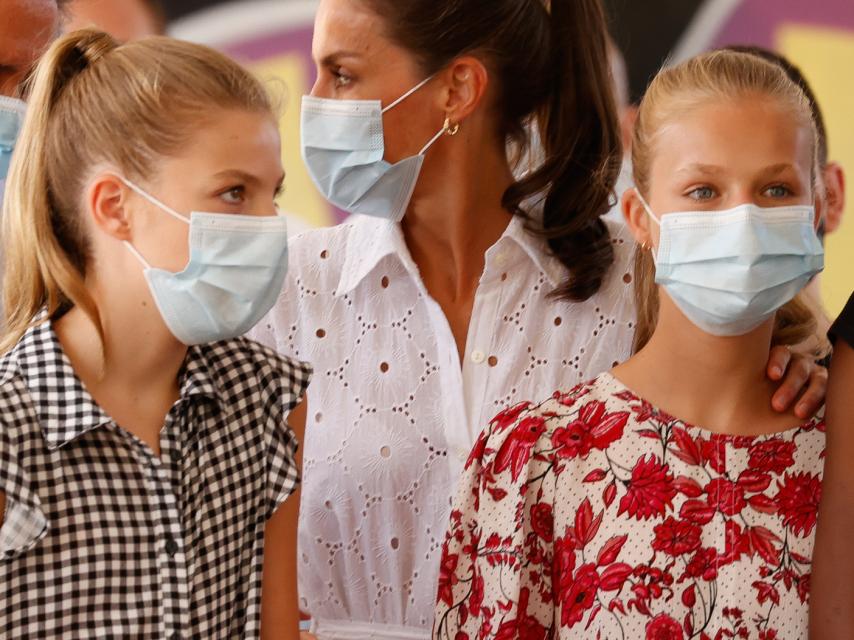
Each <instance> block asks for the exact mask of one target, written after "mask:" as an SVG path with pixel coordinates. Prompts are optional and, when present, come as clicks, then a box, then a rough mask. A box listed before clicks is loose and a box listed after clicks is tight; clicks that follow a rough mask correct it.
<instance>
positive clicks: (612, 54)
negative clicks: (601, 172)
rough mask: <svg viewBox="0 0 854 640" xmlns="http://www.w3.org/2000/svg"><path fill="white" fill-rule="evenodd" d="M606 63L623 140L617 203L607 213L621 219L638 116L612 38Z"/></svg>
mask: <svg viewBox="0 0 854 640" xmlns="http://www.w3.org/2000/svg"><path fill="white" fill-rule="evenodd" d="M608 63H609V64H610V66H611V79H612V81H613V83H614V100H615V101H616V103H617V119H618V120H619V125H620V138H621V140H622V142H623V166H622V167H621V168H620V176H619V178H617V186H616V187H614V191H615V192H616V195H617V204H616V206H615V207H614V208H613V209H611V211H610V212H609V213H608V215H611V216H615V218H614V219H615V220H620V221H622V219H623V213H622V211H621V210H620V202H619V199H620V198H621V197H622V196H623V192H624V191H625V190H626V189H628V188H629V187H632V186H634V183H633V182H632V133H633V132H634V129H635V120H636V119H637V116H638V108H637V105H636V104H634V103H632V98H631V89H630V87H629V74H628V71H627V69H626V59H625V57H624V56H623V52H622V51H620V49H619V47H618V46H617V43H616V42H614V40H613V39H611V38H609V40H608Z"/></svg>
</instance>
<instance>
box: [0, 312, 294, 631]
mask: <svg viewBox="0 0 854 640" xmlns="http://www.w3.org/2000/svg"><path fill="white" fill-rule="evenodd" d="M310 377H311V370H310V368H309V367H308V365H305V364H303V363H300V362H298V361H295V360H290V359H287V358H284V357H282V356H279V355H278V354H276V353H275V352H273V351H271V350H268V349H266V348H265V347H262V346H261V345H258V344H256V343H253V342H250V341H248V340H246V339H236V340H229V341H224V342H219V343H215V344H212V345H204V346H199V347H191V348H190V350H189V353H188V355H187V360H186V363H185V365H184V369H183V371H182V373H181V376H180V381H179V382H180V399H179V400H178V402H177V403H176V404H175V405H174V406H173V407H172V409H171V411H170V412H169V414H168V415H167V417H166V421H165V424H164V426H163V429H162V431H161V435H160V444H161V455H160V457H156V456H155V454H154V452H153V451H152V450H151V448H150V447H148V446H147V445H145V444H143V443H142V442H141V441H140V440H138V439H137V438H135V437H134V436H132V435H130V434H129V433H128V432H126V431H123V430H122V429H121V428H119V427H118V426H117V425H116V424H115V423H114V422H113V421H112V420H111V419H110V418H109V416H107V415H106V414H105V413H104V412H103V411H102V410H101V409H100V408H99V407H98V405H96V404H95V401H94V400H93V398H92V397H91V396H90V395H89V393H88V392H87V391H86V390H85V389H84V387H83V385H82V383H81V382H80V380H79V379H78V378H77V377H76V376H75V374H74V371H73V369H72V368H71V365H70V363H69V361H68V359H67V358H66V357H65V355H64V353H63V351H62V348H61V346H60V344H59V341H58V340H57V338H56V334H55V333H54V332H53V330H52V328H51V326H50V324H49V323H47V324H44V325H41V326H39V327H37V328H34V329H31V330H30V331H28V332H27V334H26V335H25V336H24V337H23V338H22V339H21V341H20V342H19V343H18V344H17V346H16V347H15V348H14V349H13V350H11V351H10V352H9V353H8V354H6V355H5V356H4V357H2V358H0V489H2V490H3V491H4V492H5V493H6V502H7V506H6V513H5V518H4V521H3V525H2V528H0V637H2V638H10V639H11V638H40V639H41V638H63V639H65V638H95V637H98V638H152V639H154V638H157V639H158V640H163V639H172V638H175V639H177V638H205V639H207V638H229V639H231V638H257V637H258V636H259V625H260V608H261V571H262V566H263V565H262V563H263V542H264V525H265V522H266V520H267V519H268V518H269V517H270V516H271V514H272V513H273V512H274V511H275V509H276V508H277V507H278V505H280V504H281V503H282V502H283V501H284V500H285V498H287V497H288V495H290V493H291V492H292V491H293V490H294V488H295V487H296V485H297V484H298V482H299V472H298V470H297V468H296V465H295V463H294V452H295V451H296V446H297V443H296V440H295V438H294V435H293V433H292V432H291V431H290V429H288V427H287V425H286V423H285V419H286V417H287V414H288V413H289V412H290V411H291V409H292V408H293V407H294V406H295V405H296V404H297V403H298V401H299V399H300V398H301V396H302V395H303V392H304V390H305V388H306V386H307V385H308V382H309V379H310Z"/></svg>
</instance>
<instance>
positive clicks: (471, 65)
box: [441, 56, 489, 126]
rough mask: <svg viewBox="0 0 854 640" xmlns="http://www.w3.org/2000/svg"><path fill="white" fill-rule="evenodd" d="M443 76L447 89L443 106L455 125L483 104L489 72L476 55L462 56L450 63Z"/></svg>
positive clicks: (451, 122) (451, 123)
mask: <svg viewBox="0 0 854 640" xmlns="http://www.w3.org/2000/svg"><path fill="white" fill-rule="evenodd" d="M443 76H444V78H445V81H446V86H447V90H446V92H445V94H444V96H443V98H442V100H443V104H442V105H441V108H442V109H443V111H444V112H445V113H446V114H447V116H448V118H449V120H450V125H451V126H453V125H456V124H459V123H460V122H462V121H463V120H465V119H466V118H467V117H468V116H470V115H471V114H472V113H473V112H474V111H475V110H476V109H477V108H478V106H479V105H480V104H481V102H482V101H483V98H484V95H485V94H486V90H487V87H488V86H489V72H488V71H487V69H486V66H485V65H484V64H483V62H481V61H480V60H479V59H478V58H476V57H475V56H462V57H460V58H457V59H456V60H454V61H453V62H452V63H451V64H450V66H449V67H448V68H447V69H446V70H445V71H444V72H443Z"/></svg>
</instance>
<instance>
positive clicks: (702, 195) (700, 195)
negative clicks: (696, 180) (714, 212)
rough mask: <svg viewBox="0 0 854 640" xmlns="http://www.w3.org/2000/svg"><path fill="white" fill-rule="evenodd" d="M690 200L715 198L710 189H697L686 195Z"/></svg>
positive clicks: (712, 190) (713, 191) (713, 192)
mask: <svg viewBox="0 0 854 640" xmlns="http://www.w3.org/2000/svg"><path fill="white" fill-rule="evenodd" d="M688 197H689V198H691V199H692V200H711V199H712V198H714V197H715V190H714V189H712V188H711V187H697V188H696V189H693V190H692V191H690V192H689V193H688Z"/></svg>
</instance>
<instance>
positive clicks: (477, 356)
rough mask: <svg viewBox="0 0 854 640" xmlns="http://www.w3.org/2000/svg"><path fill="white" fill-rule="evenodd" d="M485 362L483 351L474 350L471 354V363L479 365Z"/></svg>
mask: <svg viewBox="0 0 854 640" xmlns="http://www.w3.org/2000/svg"><path fill="white" fill-rule="evenodd" d="M484 360H486V354H485V353H484V352H483V351H479V350H475V351H472V352H471V361H472V362H474V363H475V364H481V363H482V362H483V361H484Z"/></svg>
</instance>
